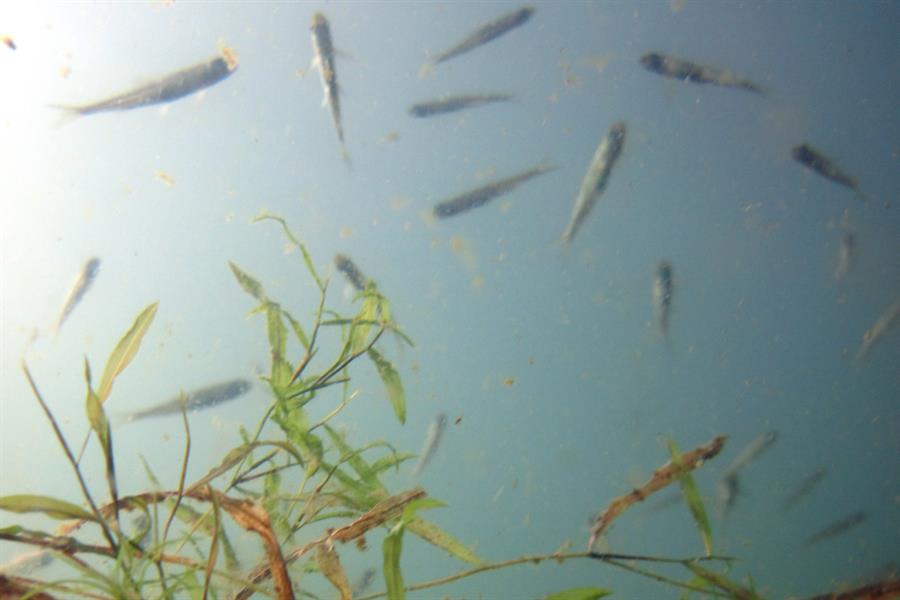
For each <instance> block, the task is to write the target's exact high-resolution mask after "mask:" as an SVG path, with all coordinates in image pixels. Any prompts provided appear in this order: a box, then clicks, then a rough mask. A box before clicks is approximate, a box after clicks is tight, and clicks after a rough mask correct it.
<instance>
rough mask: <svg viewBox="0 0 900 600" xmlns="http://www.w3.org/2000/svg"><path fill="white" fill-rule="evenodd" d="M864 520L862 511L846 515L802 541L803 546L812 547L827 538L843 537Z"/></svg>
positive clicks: (864, 516)
mask: <svg viewBox="0 0 900 600" xmlns="http://www.w3.org/2000/svg"><path fill="white" fill-rule="evenodd" d="M865 520H866V513H865V512H863V511H861V510H860V511H857V512H855V513H853V514H851V515H848V516H846V517H844V518H842V519H838V520H837V521H835V522H834V523H832V524H831V525H828V526H827V527H825V528H823V529H821V530H820V531H818V532H816V533H814V534H813V535H811V536H809V537H808V538H806V540H804V542H803V545H804V546H805V547H809V546H812V545H813V544H818V543H819V542H822V541H824V540H827V539H829V538H833V537H837V536H839V535H843V534H845V533H847V532H848V531H850V530H851V529H853V528H854V527H856V526H858V525H860V524H861V523H862V522H863V521H865Z"/></svg>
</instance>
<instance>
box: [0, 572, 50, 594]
mask: <svg viewBox="0 0 900 600" xmlns="http://www.w3.org/2000/svg"><path fill="white" fill-rule="evenodd" d="M41 587H42V586H41V585H38V584H36V583H35V582H33V581H32V580H30V579H25V578H24V577H16V576H15V575H9V576H7V575H4V574H2V573H0V598H3V599H6V598H28V599H29V600H56V598H55V596H51V595H50V594H45V593H44V592H41V591H40V588H41Z"/></svg>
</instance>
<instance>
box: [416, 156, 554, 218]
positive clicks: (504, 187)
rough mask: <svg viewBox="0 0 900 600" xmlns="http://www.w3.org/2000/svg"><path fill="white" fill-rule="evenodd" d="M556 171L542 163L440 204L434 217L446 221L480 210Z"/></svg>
mask: <svg viewBox="0 0 900 600" xmlns="http://www.w3.org/2000/svg"><path fill="white" fill-rule="evenodd" d="M554 169H556V167H554V166H553V165H548V164H544V163H541V164H539V165H537V166H536V167H532V168H531V169H528V170H527V171H522V172H521V173H519V174H517V175H513V176H512V177H507V178H506V179H501V180H500V181H495V182H493V183H489V184H487V185H485V186H482V187H480V188H477V189H474V190H469V191H468V192H463V193H462V194H460V195H458V196H454V197H452V198H449V199H447V200H444V201H443V202H440V203H438V204H437V205H436V206H435V207H434V216H435V217H437V218H438V219H446V218H447V217H452V216H454V215H458V214H459V213H461V212H465V211H467V210H471V209H473V208H478V207H479V206H482V205H483V204H486V203H488V202H489V201H490V200H493V199H494V198H496V197H497V196H502V195H503V194H506V193H508V192H511V191H512V190H513V189H515V188H516V187H518V186H519V184H522V183H524V182H526V181H528V180H529V179H531V178H533V177H537V176H538V175H543V174H544V173H547V172H549V171H553V170H554Z"/></svg>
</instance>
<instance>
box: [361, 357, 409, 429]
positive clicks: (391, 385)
mask: <svg viewBox="0 0 900 600" xmlns="http://www.w3.org/2000/svg"><path fill="white" fill-rule="evenodd" d="M369 358H371V359H372V362H373V363H375V369H376V370H377V371H378V376H379V377H381V381H382V382H383V383H384V387H385V389H386V390H387V395H388V400H390V402H391V406H392V407H393V409H394V414H395V415H396V416H397V420H398V421H400V423H401V424H403V423H405V422H406V392H404V391H403V383H402V382H401V381H400V375H399V374H398V373H397V370H396V369H394V365H392V364H391V363H390V362H388V361H387V359H385V358H384V357H383V356H382V355H381V354H380V353H379V352H378V351H377V350H375V348H370V349H369Z"/></svg>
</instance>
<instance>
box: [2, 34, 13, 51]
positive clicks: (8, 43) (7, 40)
mask: <svg viewBox="0 0 900 600" xmlns="http://www.w3.org/2000/svg"><path fill="white" fill-rule="evenodd" d="M0 41H2V42H3V43H4V45H6V47H7V48H9V49H10V50H15V49H16V43H15V42H14V41H13V39H12V38H11V37H9V36H8V35H3V36H0Z"/></svg>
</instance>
